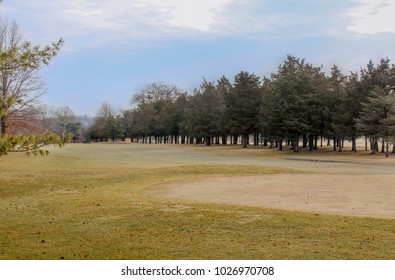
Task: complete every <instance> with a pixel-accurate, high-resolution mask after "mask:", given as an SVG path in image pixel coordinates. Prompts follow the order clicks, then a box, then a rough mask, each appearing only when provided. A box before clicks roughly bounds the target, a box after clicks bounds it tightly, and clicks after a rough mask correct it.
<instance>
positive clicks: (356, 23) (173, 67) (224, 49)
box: [0, 0, 395, 116]
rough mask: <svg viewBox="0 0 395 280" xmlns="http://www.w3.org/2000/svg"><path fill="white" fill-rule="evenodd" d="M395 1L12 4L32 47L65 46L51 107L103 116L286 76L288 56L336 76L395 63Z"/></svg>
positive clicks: (52, 79)
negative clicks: (215, 84)
mask: <svg viewBox="0 0 395 280" xmlns="http://www.w3.org/2000/svg"><path fill="white" fill-rule="evenodd" d="M394 15H395V1H392V0H331V1H328V0H298V1H293V0H243V1H240V0H215V1H213V0H111V1H108V0H53V1H48V0H34V1H33V0H28V1H27V0H3V2H2V3H1V4H0V16H1V17H2V18H3V19H7V20H9V21H15V22H17V23H18V25H19V28H20V32H21V33H22V35H23V38H24V39H25V40H28V41H31V42H33V43H34V44H39V45H41V46H45V45H48V44H50V43H52V42H55V41H58V40H59V39H60V38H63V39H64V40H65V45H64V46H63V47H62V49H61V51H60V53H59V54H58V56H57V57H55V58H54V59H53V60H52V61H51V63H50V65H49V66H45V67H43V69H42V70H41V72H40V73H41V76H42V78H43V80H44V81H45V83H46V87H47V90H46V93H45V94H44V95H43V96H42V98H41V101H42V102H43V103H45V104H48V105H53V106H57V107H58V106H69V107H70V108H71V109H72V110H73V111H74V112H75V113H76V114H77V115H82V114H88V115H91V116H94V115H95V114H96V112H97V110H98V108H99V107H100V106H101V104H103V103H104V102H107V103H109V104H111V105H112V106H113V107H114V108H115V109H116V110H123V109H129V108H131V106H132V105H131V104H130V100H131V98H132V96H133V95H134V94H136V93H138V92H139V91H141V90H143V89H144V88H145V87H146V86H147V85H149V84H151V83H154V82H162V83H164V84H169V85H175V86H177V87H179V88H181V89H183V90H185V91H187V92H189V93H192V92H193V90H194V89H195V88H199V85H200V84H201V83H202V81H203V79H206V80H207V81H216V80H218V79H219V78H220V77H222V76H223V75H224V76H226V77H227V78H229V79H230V80H233V78H234V76H235V75H237V74H238V73H240V72H241V71H247V72H249V73H251V74H255V75H257V76H259V77H262V78H263V77H264V76H266V77H268V76H270V74H271V73H273V72H276V71H277V68H278V66H279V65H280V64H282V63H283V62H284V60H285V59H286V57H287V55H288V54H290V55H292V56H295V57H299V58H304V59H305V60H306V62H308V63H311V64H313V65H315V66H321V65H322V66H323V68H324V70H325V71H326V72H329V71H330V68H331V67H332V66H333V65H334V64H336V65H338V66H339V67H340V69H342V71H343V73H345V74H348V73H349V72H350V71H353V72H355V71H359V70H360V68H361V67H365V66H366V65H367V63H368V62H369V60H372V61H373V62H374V63H378V62H379V60H380V59H381V58H386V57H388V58H389V59H390V60H391V61H392V62H394V61H395V48H394V46H395V19H394Z"/></svg>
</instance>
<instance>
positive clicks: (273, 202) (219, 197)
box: [154, 174, 395, 218]
mask: <svg viewBox="0 0 395 280" xmlns="http://www.w3.org/2000/svg"><path fill="white" fill-rule="evenodd" d="M154 192H155V193H156V195H160V196H161V197H165V198H171V199H183V200H192V201H199V202H213V203H225V204H237V205H249V206H262V207H270V208H277V209H287V210H297V211H308V212H315V213H328V214H339V215H353V216H370V217H384V218H395V175H327V174H325V175H320V174H292V175H290V174H281V175H262V176H248V177H236V178H234V177H233V178H232V177H226V178H209V179H199V180H188V181H178V182H173V183H170V184H165V185H161V186H159V187H158V188H156V190H155V191H154Z"/></svg>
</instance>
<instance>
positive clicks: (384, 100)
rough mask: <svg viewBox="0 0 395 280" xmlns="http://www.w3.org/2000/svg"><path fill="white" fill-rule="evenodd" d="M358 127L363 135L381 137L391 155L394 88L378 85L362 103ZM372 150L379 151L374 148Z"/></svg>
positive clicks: (393, 125)
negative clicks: (383, 87) (384, 87)
mask: <svg viewBox="0 0 395 280" xmlns="http://www.w3.org/2000/svg"><path fill="white" fill-rule="evenodd" d="M356 127H357V129H358V131H359V132H360V133H361V134H362V135H366V136H369V137H371V138H374V139H379V140H381V141H382V143H383V144H384V145H385V147H386V149H385V152H386V156H387V157H388V156H389V144H390V143H391V142H392V143H394V135H395V134H394V132H395V92H394V90H393V89H390V88H388V89H382V88H380V87H376V88H375V89H374V90H373V91H372V92H371V94H370V97H369V98H368V99H367V101H366V102H364V103H362V110H361V113H360V117H359V118H358V119H356ZM372 152H377V150H376V149H372Z"/></svg>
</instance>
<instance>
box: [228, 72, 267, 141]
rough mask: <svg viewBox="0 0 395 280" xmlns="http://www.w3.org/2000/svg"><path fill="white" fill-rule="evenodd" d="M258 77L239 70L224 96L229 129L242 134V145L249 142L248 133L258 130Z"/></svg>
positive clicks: (259, 96) (260, 98) (259, 93)
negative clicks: (229, 90) (229, 89)
mask: <svg viewBox="0 0 395 280" xmlns="http://www.w3.org/2000/svg"><path fill="white" fill-rule="evenodd" d="M261 92H262V90H261V87H260V80H259V77H257V76H255V75H254V74H249V73H248V72H240V73H239V74H238V75H236V77H235V81H234V86H233V88H232V90H231V92H230V93H229V94H227V95H226V97H225V102H226V114H227V119H228V127H229V131H230V133H231V134H233V135H242V137H243V147H245V148H246V147H247V145H248V143H249V135H250V134H253V133H256V132H257V131H258V128H259V127H258V121H259V118H258V112H259V107H260V104H261V100H262V94H261Z"/></svg>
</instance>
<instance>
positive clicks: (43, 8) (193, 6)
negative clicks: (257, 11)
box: [2, 0, 234, 45]
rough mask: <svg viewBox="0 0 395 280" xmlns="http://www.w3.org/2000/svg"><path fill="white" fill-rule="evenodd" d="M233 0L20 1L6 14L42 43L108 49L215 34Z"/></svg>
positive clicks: (10, 3) (11, 4)
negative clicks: (55, 41) (116, 45)
mask: <svg viewBox="0 0 395 280" xmlns="http://www.w3.org/2000/svg"><path fill="white" fill-rule="evenodd" d="M231 1H234V0H216V1H210V0H189V1H185V0H112V1H107V0H68V1H66V0H59V1H48V0H35V1H25V0H15V1H6V2H4V3H3V4H2V8H4V9H5V11H6V12H9V13H11V15H12V14H15V15H16V16H15V19H16V20H17V21H18V22H20V23H21V27H23V29H24V30H25V31H27V33H28V34H29V35H32V36H34V37H35V38H38V37H41V38H40V39H39V41H41V40H42V41H46V40H47V39H48V38H52V39H51V40H53V38H58V37H60V36H62V37H65V38H66V40H67V41H68V42H70V41H71V42H72V43H73V44H74V45H76V44H89V45H104V44H105V45H108V43H110V42H115V41H118V42H122V43H133V41H137V40H140V41H141V40H144V39H146V38H151V39H152V38H158V37H161V36H163V34H167V35H169V34H172V33H174V34H177V35H180V34H181V35H191V34H193V31H196V32H199V33H200V32H207V31H211V30H213V28H214V26H215V24H216V23H217V18H219V14H220V13H221V12H222V9H223V8H224V7H225V5H227V4H228V3H230V2H231Z"/></svg>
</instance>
